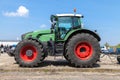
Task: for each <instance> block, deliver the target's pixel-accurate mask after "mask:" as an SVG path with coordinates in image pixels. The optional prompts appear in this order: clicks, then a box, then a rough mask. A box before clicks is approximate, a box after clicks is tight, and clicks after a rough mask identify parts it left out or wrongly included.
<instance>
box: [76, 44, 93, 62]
mask: <svg viewBox="0 0 120 80" xmlns="http://www.w3.org/2000/svg"><path fill="white" fill-rule="evenodd" d="M92 53H93V48H92V46H91V45H90V44H89V43H87V42H80V43H78V44H77V45H76V47H75V54H76V56H77V57H78V58H79V59H82V60H87V59H88V58H90V57H91V55H92Z"/></svg>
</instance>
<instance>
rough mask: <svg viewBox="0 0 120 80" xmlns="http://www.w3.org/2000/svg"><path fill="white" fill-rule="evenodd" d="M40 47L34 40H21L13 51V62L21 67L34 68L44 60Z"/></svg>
mask: <svg viewBox="0 0 120 80" xmlns="http://www.w3.org/2000/svg"><path fill="white" fill-rule="evenodd" d="M44 57H45V56H44V53H43V48H42V45H41V44H40V43H38V42H36V41H34V40H23V41H21V42H20V43H19V44H18V45H17V47H16V49H15V60H16V62H17V63H18V64H19V65H20V66H22V67H35V66H38V64H39V63H41V61H42V60H43V59H44Z"/></svg>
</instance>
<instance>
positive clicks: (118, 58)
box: [117, 56, 120, 64]
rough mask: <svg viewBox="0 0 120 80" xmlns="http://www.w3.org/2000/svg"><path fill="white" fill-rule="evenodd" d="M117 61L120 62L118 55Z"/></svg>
mask: <svg viewBox="0 0 120 80" xmlns="http://www.w3.org/2000/svg"><path fill="white" fill-rule="evenodd" d="M117 61H118V63H119V64H120V56H117Z"/></svg>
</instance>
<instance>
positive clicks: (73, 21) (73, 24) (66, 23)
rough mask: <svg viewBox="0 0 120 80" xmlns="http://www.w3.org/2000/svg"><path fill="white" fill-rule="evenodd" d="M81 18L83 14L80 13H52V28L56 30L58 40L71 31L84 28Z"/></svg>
mask: <svg viewBox="0 0 120 80" xmlns="http://www.w3.org/2000/svg"><path fill="white" fill-rule="evenodd" d="M81 18H83V16H82V15H80V14H56V15H51V22H52V25H51V30H53V31H55V34H56V38H57V39H58V40H59V39H60V40H61V39H64V37H65V36H66V34H67V33H68V32H69V31H71V30H73V29H78V28H82V25H81V24H82V23H81ZM53 31H52V32H53Z"/></svg>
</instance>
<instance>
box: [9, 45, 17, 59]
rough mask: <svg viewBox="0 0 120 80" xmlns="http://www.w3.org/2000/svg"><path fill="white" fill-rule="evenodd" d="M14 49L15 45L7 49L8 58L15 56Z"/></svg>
mask: <svg viewBox="0 0 120 80" xmlns="http://www.w3.org/2000/svg"><path fill="white" fill-rule="evenodd" d="M15 48H16V45H11V46H10V47H9V48H8V49H7V54H8V55H9V56H11V57H12V56H14V55H15V54H14V52H15Z"/></svg>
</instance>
